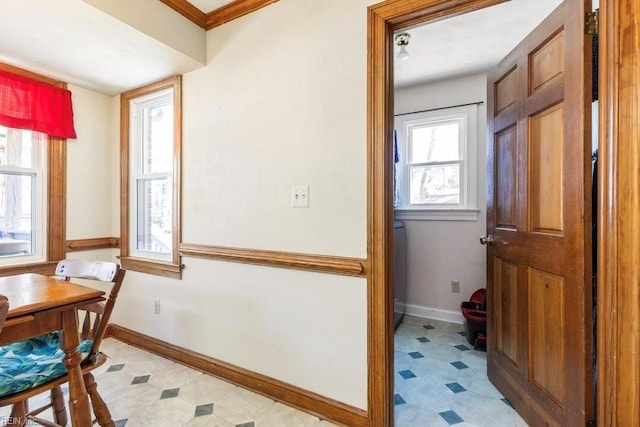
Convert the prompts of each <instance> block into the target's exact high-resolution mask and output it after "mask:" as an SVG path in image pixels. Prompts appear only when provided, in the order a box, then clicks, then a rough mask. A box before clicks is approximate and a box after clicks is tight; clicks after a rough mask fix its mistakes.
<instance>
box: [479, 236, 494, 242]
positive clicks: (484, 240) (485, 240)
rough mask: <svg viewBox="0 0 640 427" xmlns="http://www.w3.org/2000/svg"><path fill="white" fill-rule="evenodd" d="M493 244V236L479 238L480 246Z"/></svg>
mask: <svg viewBox="0 0 640 427" xmlns="http://www.w3.org/2000/svg"><path fill="white" fill-rule="evenodd" d="M492 243H493V236H492V235H491V234H489V235H488V236H480V244H481V245H487V244H489V245H490V244H492Z"/></svg>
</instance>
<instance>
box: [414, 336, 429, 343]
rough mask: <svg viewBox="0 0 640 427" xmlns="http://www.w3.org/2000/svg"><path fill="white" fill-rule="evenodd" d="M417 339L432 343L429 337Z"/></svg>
mask: <svg viewBox="0 0 640 427" xmlns="http://www.w3.org/2000/svg"><path fill="white" fill-rule="evenodd" d="M416 339H417V340H418V341H420V342H431V340H430V339H429V338H427V337H418V338H416Z"/></svg>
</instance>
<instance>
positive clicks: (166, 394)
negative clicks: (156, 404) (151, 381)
mask: <svg viewBox="0 0 640 427" xmlns="http://www.w3.org/2000/svg"><path fill="white" fill-rule="evenodd" d="M178 393H180V389H179V388H170V389H167V390H162V394H161V395H160V399H161V400H162V399H170V398H172V397H176V396H177V395H178Z"/></svg>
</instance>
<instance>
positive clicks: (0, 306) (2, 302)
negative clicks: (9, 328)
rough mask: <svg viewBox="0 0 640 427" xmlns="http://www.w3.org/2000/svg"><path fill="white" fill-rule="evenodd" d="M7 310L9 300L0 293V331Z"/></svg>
mask: <svg viewBox="0 0 640 427" xmlns="http://www.w3.org/2000/svg"><path fill="white" fill-rule="evenodd" d="M8 311H9V301H8V300H7V297H5V296H4V295H0V332H2V327H3V326H4V321H5V319H6V318H7V312H8Z"/></svg>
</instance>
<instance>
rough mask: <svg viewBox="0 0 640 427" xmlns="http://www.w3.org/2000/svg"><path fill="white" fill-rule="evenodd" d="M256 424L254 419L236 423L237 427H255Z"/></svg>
mask: <svg viewBox="0 0 640 427" xmlns="http://www.w3.org/2000/svg"><path fill="white" fill-rule="evenodd" d="M255 426H256V423H254V422H253V421H251V422H249V423H242V424H236V427H255Z"/></svg>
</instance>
